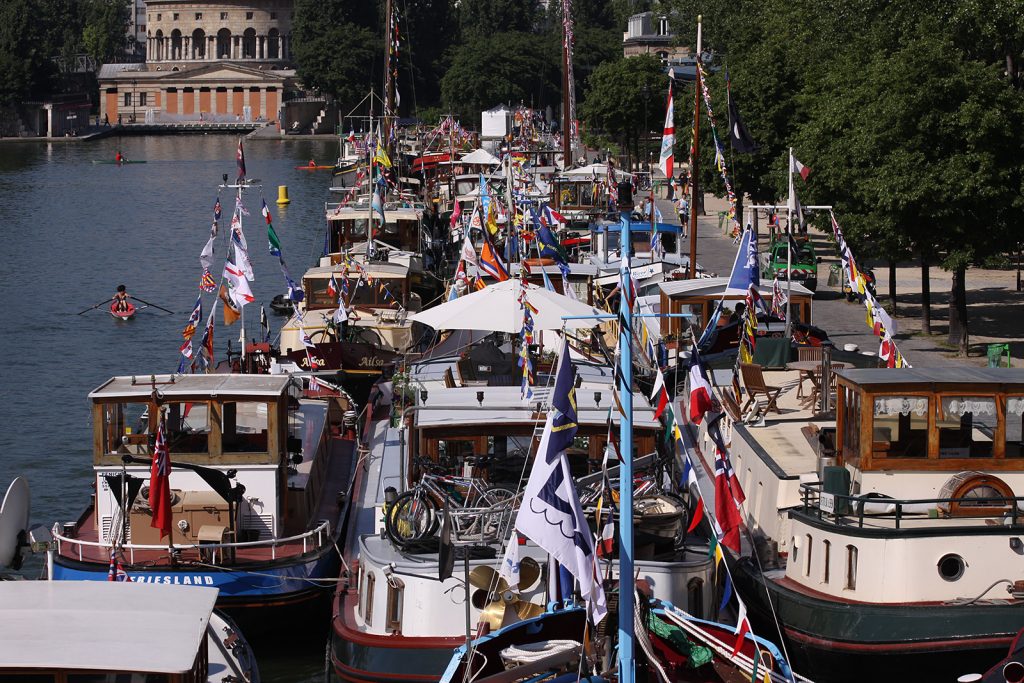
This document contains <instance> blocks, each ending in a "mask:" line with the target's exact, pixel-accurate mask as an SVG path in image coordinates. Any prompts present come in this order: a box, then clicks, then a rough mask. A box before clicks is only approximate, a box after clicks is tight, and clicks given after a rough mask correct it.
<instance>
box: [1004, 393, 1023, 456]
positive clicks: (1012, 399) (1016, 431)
mask: <svg viewBox="0 0 1024 683" xmlns="http://www.w3.org/2000/svg"><path fill="white" fill-rule="evenodd" d="M1006 457H1007V458H1024V396H1007V397H1006Z"/></svg>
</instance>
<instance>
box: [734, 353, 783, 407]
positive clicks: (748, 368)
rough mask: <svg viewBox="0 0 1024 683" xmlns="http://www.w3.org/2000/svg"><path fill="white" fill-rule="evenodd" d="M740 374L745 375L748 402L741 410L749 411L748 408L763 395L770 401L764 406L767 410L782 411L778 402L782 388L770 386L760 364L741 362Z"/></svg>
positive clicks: (744, 383)
mask: <svg viewBox="0 0 1024 683" xmlns="http://www.w3.org/2000/svg"><path fill="white" fill-rule="evenodd" d="M740 375H742V376H743V386H745V387H746V388H747V402H746V403H744V404H743V408H742V410H741V412H744V413H745V412H747V409H748V408H749V407H750V406H751V405H753V404H754V403H756V402H757V397H758V396H762V395H763V396H764V397H765V399H767V401H768V403H767V404H766V405H765V407H764V411H765V412H768V411H769V410H774V411H775V412H776V413H781V412H782V411H781V410H779V406H778V405H777V404H776V401H778V399H779V394H781V393H782V388H781V387H772V386H768V385H767V384H766V383H765V381H764V372H763V369H762V368H761V366H760V365H755V364H754V363H741V364H740Z"/></svg>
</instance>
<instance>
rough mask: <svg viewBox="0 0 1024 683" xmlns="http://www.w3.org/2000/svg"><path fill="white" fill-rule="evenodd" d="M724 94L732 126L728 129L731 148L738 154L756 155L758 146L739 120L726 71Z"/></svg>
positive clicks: (737, 108) (738, 112)
mask: <svg viewBox="0 0 1024 683" xmlns="http://www.w3.org/2000/svg"><path fill="white" fill-rule="evenodd" d="M725 92H726V97H727V98H728V100H729V122H730V123H731V124H732V126H731V127H730V128H729V141H730V142H731V143H732V148H733V149H734V150H736V151H737V152H739V153H740V154H756V153H757V151H758V149H759V148H760V145H758V144H757V143H756V142H755V141H754V138H753V136H752V135H751V134H750V131H749V130H747V127H746V126H745V125H744V124H743V119H741V118H740V110H739V107H737V106H736V100H734V99H733V98H732V84H731V82H730V81H729V71H728V70H726V72H725Z"/></svg>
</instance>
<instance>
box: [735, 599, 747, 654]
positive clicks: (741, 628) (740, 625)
mask: <svg viewBox="0 0 1024 683" xmlns="http://www.w3.org/2000/svg"><path fill="white" fill-rule="evenodd" d="M738 598H739V596H737V602H739V603H740V610H739V615H738V616H737V617H736V630H735V631H734V633H735V634H736V644H735V645H734V646H733V648H732V656H733V657H735V656H736V655H738V654H739V652H740V650H742V649H743V641H744V640H745V639H746V637H747V634H748V633H750V621H748V620H747V606H746V605H744V604H743V600H739V599H738Z"/></svg>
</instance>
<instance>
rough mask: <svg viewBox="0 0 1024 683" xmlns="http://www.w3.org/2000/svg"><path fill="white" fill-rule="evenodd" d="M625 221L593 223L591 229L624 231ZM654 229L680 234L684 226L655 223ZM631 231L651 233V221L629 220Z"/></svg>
mask: <svg viewBox="0 0 1024 683" xmlns="http://www.w3.org/2000/svg"><path fill="white" fill-rule="evenodd" d="M622 227H623V223H622V222H621V221H620V222H618V223H603V222H598V223H591V224H590V229H591V231H592V232H622ZM654 229H655V230H656V231H657V232H667V233H671V234H673V235H678V234H679V233H680V232H682V226H680V225H676V224H675V223H660V222H659V223H655V224H654ZM629 231H630V232H631V233H637V232H640V233H645V234H648V235H649V234H651V223H650V221H629Z"/></svg>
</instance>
